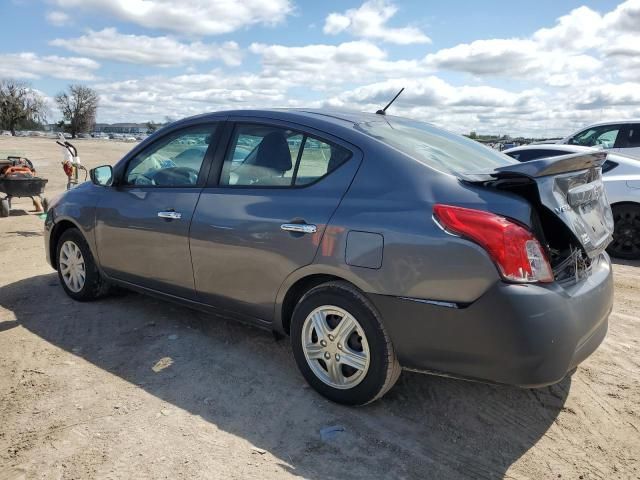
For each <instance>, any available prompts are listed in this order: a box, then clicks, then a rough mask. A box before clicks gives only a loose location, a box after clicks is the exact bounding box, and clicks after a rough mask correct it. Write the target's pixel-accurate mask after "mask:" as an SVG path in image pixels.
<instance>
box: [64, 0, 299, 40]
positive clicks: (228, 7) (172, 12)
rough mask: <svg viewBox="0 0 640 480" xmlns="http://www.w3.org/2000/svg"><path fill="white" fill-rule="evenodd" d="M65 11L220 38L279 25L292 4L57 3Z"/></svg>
mask: <svg viewBox="0 0 640 480" xmlns="http://www.w3.org/2000/svg"><path fill="white" fill-rule="evenodd" d="M55 2H56V4H57V5H58V6H59V7H60V8H63V9H78V8H82V9H87V10H95V11H98V12H103V13H106V14H109V15H111V16H114V17H116V18H118V19H120V20H124V21H127V22H131V23H134V24H136V25H141V26H143V27H147V28H158V29H161V30H169V31H173V32H177V33H179V34H182V35H218V34H223V33H229V32H233V31H236V30H238V29H240V28H243V27H248V26H251V25H255V24H264V25H276V24H278V23H281V22H282V21H283V20H284V19H285V18H286V16H287V15H289V14H290V13H291V12H292V10H293V6H292V4H291V2H290V0H241V1H233V0H180V1H179V2H176V1H174V0H55Z"/></svg>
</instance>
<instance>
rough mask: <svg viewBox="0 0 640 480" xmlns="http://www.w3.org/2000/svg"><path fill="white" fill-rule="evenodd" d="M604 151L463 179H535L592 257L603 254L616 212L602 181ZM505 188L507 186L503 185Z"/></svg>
mask: <svg viewBox="0 0 640 480" xmlns="http://www.w3.org/2000/svg"><path fill="white" fill-rule="evenodd" d="M606 158H607V154H606V153H605V152H594V153H578V154H570V155H563V156H560V157H553V158H542V159H538V160H533V161H530V162H523V163H518V164H514V165H507V166H504V167H498V168H496V169H495V170H494V171H492V172H490V173H487V174H469V175H464V176H462V179H463V180H465V181H468V182H472V183H481V184H484V185H487V186H492V184H496V183H501V184H503V185H504V184H508V183H509V182H510V181H513V182H516V183H517V182H522V181H523V180H525V181H527V180H528V181H532V182H535V184H536V187H537V190H538V195H539V199H540V203H541V204H542V205H544V206H545V207H547V208H548V209H549V210H550V211H551V212H553V213H554V214H555V215H556V216H557V217H558V218H559V219H560V220H561V221H562V222H563V223H564V224H565V225H566V226H567V227H568V228H569V230H570V231H571V233H572V234H573V235H574V236H575V239H576V240H577V242H578V243H579V244H580V245H582V247H583V249H584V251H585V253H586V254H587V256H588V257H589V258H590V259H593V258H595V257H597V256H598V255H600V253H602V252H603V251H604V249H605V248H606V247H607V245H609V243H610V242H611V239H612V234H613V215H612V213H611V207H610V206H609V202H608V201H607V196H606V194H605V191H604V184H603V182H602V164H603V163H604V161H605V160H606ZM502 188H504V187H502Z"/></svg>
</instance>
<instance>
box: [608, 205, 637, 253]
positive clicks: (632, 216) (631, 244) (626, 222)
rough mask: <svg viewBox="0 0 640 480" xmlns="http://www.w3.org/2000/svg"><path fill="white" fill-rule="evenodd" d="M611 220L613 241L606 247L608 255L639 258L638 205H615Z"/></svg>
mask: <svg viewBox="0 0 640 480" xmlns="http://www.w3.org/2000/svg"><path fill="white" fill-rule="evenodd" d="M613 221H614V230H613V241H612V242H611V244H610V245H609V246H608V247H607V252H609V255H611V256H612V257H616V258H622V259H625V260H638V259H640V205H638V204H622V205H615V206H614V207H613Z"/></svg>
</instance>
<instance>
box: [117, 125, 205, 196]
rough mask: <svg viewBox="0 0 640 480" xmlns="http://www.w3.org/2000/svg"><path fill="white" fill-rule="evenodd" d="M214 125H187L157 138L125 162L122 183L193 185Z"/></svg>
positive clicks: (172, 185)
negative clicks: (126, 163)
mask: <svg viewBox="0 0 640 480" xmlns="http://www.w3.org/2000/svg"><path fill="white" fill-rule="evenodd" d="M214 131H215V125H203V126H197V127H189V128H185V129H183V130H179V131H177V132H173V133H171V134H169V135H167V136H166V137H163V138H161V139H160V140H158V141H157V142H156V143H154V144H152V145H151V146H149V147H148V148H146V149H145V150H143V151H142V152H140V153H139V154H138V155H136V156H135V157H134V158H133V159H132V160H131V161H130V162H129V165H127V171H126V173H125V180H124V183H125V184H126V185H136V186H158V187H185V186H194V185H196V183H197V181H198V175H199V174H200V170H201V168H202V164H203V162H204V157H205V154H206V153H207V149H208V148H209V142H210V140H211V138H212V137H213V134H214Z"/></svg>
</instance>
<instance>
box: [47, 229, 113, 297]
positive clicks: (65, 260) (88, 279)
mask: <svg viewBox="0 0 640 480" xmlns="http://www.w3.org/2000/svg"><path fill="white" fill-rule="evenodd" d="M56 265H57V266H58V278H59V280H60V284H61V285H62V288H63V289H64V291H65V293H66V294H67V295H69V296H70V297H71V298H73V299H74V300H78V301H81V302H85V301H90V300H95V299H97V298H100V297H102V296H104V295H105V294H106V293H107V291H108V289H109V286H108V284H107V282H106V281H105V280H104V279H103V278H102V275H101V274H100V271H99V270H98V266H97V265H96V263H95V260H94V259H93V255H92V254H91V250H90V249H89V245H88V244H87V241H86V240H85V239H84V237H83V236H82V234H81V233H80V231H79V230H78V229H76V228H70V229H68V230H66V231H65V232H64V233H63V234H62V235H61V236H60V239H59V240H58V245H57V247H56Z"/></svg>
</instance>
